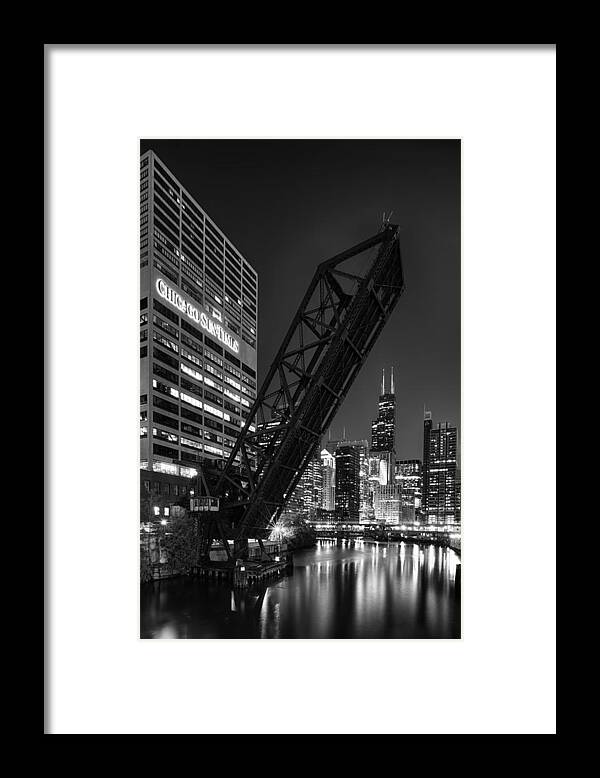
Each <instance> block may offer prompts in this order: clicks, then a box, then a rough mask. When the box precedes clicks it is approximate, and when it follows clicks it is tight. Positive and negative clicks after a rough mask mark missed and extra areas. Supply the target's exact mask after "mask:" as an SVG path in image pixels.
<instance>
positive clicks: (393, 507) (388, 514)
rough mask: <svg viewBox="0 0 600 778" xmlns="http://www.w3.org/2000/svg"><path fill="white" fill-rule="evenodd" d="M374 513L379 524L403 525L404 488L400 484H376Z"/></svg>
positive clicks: (374, 489)
mask: <svg viewBox="0 0 600 778" xmlns="http://www.w3.org/2000/svg"><path fill="white" fill-rule="evenodd" d="M373 513H374V519H375V521H376V522H377V523H378V524H392V525H398V524H401V521H402V487H401V485H400V484H398V483H391V484H380V483H377V484H375V486H374V488H373Z"/></svg>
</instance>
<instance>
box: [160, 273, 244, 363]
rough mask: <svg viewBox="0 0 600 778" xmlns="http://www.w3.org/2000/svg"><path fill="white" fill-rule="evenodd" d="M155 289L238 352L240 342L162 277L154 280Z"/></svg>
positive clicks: (204, 328)
mask: <svg viewBox="0 0 600 778" xmlns="http://www.w3.org/2000/svg"><path fill="white" fill-rule="evenodd" d="M156 291H157V292H158V293H159V295H160V296H161V297H162V298H164V299H165V300H167V301H168V302H170V303H171V305H173V306H174V307H175V308H178V309H179V310H180V311H181V312H182V313H185V315H186V316H187V317H188V318H189V319H191V320H192V321H195V322H196V324H199V325H200V326H201V327H202V329H203V330H206V331H207V332H209V333H210V334H211V335H213V336H214V337H215V338H216V339H217V340H218V341H220V342H221V343H223V344H224V345H225V346H227V348H230V349H231V350H232V351H233V352H235V353H236V354H237V353H238V352H239V350H240V344H239V343H238V342H237V340H235V338H232V337H231V335H230V334H229V333H228V332H225V330H224V329H223V327H221V325H220V324H217V323H216V322H214V321H212V319H209V318H208V316H207V315H206V314H205V313H204V311H199V310H198V309H197V308H196V306H195V305H193V304H192V303H190V302H188V301H187V300H185V299H184V298H183V297H182V296H181V295H180V294H179V292H176V291H175V290H174V289H171V287H170V286H168V284H166V283H165V282H164V281H163V280H162V278H158V279H157V281H156Z"/></svg>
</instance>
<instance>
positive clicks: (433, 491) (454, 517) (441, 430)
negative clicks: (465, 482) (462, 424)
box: [423, 413, 460, 528]
mask: <svg viewBox="0 0 600 778" xmlns="http://www.w3.org/2000/svg"><path fill="white" fill-rule="evenodd" d="M457 448H458V446H457V428H456V427H455V426H453V425H451V424H449V423H448V422H441V423H438V424H437V426H436V427H434V426H433V424H432V420H431V414H430V413H426V415H425V420H424V425H423V511H424V515H425V521H426V523H427V524H433V525H437V526H439V527H445V528H452V527H453V526H456V525H458V524H460V473H459V469H458V463H457Z"/></svg>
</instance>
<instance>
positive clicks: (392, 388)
mask: <svg viewBox="0 0 600 778" xmlns="http://www.w3.org/2000/svg"><path fill="white" fill-rule="evenodd" d="M390 393H391V394H394V366H393V365H392V384H391V389H390Z"/></svg>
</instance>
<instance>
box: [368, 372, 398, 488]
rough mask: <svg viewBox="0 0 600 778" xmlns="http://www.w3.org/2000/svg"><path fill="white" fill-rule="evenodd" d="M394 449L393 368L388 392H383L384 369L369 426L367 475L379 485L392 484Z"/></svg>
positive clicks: (394, 399)
mask: <svg viewBox="0 0 600 778" xmlns="http://www.w3.org/2000/svg"><path fill="white" fill-rule="evenodd" d="M395 449H396V396H395V393H394V368H393V367H392V369H391V379H390V391H389V392H386V391H385V368H384V369H383V372H382V378H381V394H380V396H379V402H378V413H377V418H376V419H374V420H373V422H372V424H371V450H370V454H369V456H370V460H371V461H370V465H369V475H370V477H371V478H373V477H376V478H377V480H378V481H379V483H380V484H381V485H389V484H393V483H394V461H395Z"/></svg>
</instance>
